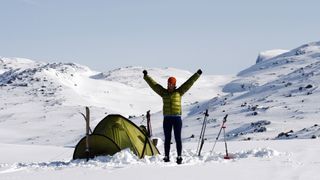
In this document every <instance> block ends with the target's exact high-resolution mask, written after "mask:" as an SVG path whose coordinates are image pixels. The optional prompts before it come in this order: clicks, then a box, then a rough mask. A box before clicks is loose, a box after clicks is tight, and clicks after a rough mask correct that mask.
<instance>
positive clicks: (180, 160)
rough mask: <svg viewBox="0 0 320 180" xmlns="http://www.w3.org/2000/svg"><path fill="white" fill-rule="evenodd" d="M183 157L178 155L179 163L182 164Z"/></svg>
mask: <svg viewBox="0 0 320 180" xmlns="http://www.w3.org/2000/svg"><path fill="white" fill-rule="evenodd" d="M182 160H183V159H182V157H181V156H178V157H177V164H182Z"/></svg>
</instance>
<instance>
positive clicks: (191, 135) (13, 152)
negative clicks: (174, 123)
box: [0, 42, 320, 180]
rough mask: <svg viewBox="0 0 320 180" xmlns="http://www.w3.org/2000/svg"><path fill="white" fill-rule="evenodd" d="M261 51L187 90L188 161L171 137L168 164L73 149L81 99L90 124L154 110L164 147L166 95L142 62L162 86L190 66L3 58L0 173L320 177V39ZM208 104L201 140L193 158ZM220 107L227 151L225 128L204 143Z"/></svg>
mask: <svg viewBox="0 0 320 180" xmlns="http://www.w3.org/2000/svg"><path fill="white" fill-rule="evenodd" d="M258 59H260V60H259V62H257V63H256V64H254V65H252V66H251V67H248V68H247V69H245V70H243V71H241V72H239V73H238V74H237V75H228V76H221V75H208V74H206V73H205V72H204V74H203V75H202V76H201V77H200V79H199V80H198V81H197V82H196V83H195V84H194V86H193V87H192V88H191V89H190V91H188V93H186V94H185V95H184V97H183V99H182V105H183V107H182V109H183V115H182V117H183V130H182V140H183V158H184V161H183V162H184V163H183V164H182V165H177V164H176V163H175V162H174V161H175V158H176V156H177V155H176V151H175V144H174V138H173V140H172V141H173V144H172V146H171V162H169V163H164V162H163V161H162V158H163V156H162V155H159V156H155V157H146V158H144V159H138V158H137V157H136V156H135V155H134V154H132V153H131V152H130V151H129V150H123V151H121V152H119V153H117V154H116V155H114V156H112V157H110V156H106V157H97V158H95V159H93V160H90V161H89V162H86V161H81V160H76V161H72V160H71V157H72V154H73V150H74V146H75V145H76V144H77V142H78V141H79V140H80V139H81V138H82V137H83V136H84V132H85V121H84V120H83V117H82V115H81V114H80V113H81V112H84V107H85V106H89V107H90V110H91V128H92V129H93V128H94V127H95V126H96V125H97V124H98V123H99V121H100V120H102V119H103V118H104V117H105V116H106V115H108V114H112V113H119V114H121V115H123V116H125V117H130V120H132V121H133V122H134V123H136V124H137V125H141V124H144V125H145V124H146V121H145V117H144V116H143V115H144V114H145V113H146V111H147V110H151V113H152V114H151V122H152V128H153V136H154V137H153V138H157V139H159V143H158V149H159V150H160V152H161V153H163V142H162V140H163V129H162V118H163V117H162V111H161V109H162V100H161V98H160V97H159V96H158V95H157V94H156V93H154V92H153V91H152V90H151V89H150V88H149V87H148V85H147V84H146V82H144V80H143V78H142V71H143V70H144V69H146V70H148V73H149V75H150V76H151V77H153V78H154V79H155V80H156V81H157V82H159V83H160V84H161V85H162V86H164V87H166V81H167V78H168V77H169V76H175V77H176V78H177V80H178V81H177V83H178V84H177V85H178V86H179V85H181V84H182V83H183V82H184V81H185V80H187V79H188V78H189V77H190V76H191V75H192V74H193V73H194V72H189V71H185V70H180V69H177V68H174V67H167V68H150V67H122V68H118V69H114V70H110V71H105V72H97V71H94V70H91V69H90V68H88V67H86V66H83V65H80V64H75V63H46V62H38V61H33V60H28V59H23V58H5V57H1V58H0V92H1V93H0V154H2V156H1V157H0V179H1V180H2V179H22V178H23V179H32V180H35V179H43V178H46V179H57V178H60V179H74V178H79V179H88V178H89V177H90V178H95V177H97V178H101V177H106V178H109V179H110V178H111V179H112V178H120V179H125V178H128V177H139V179H150V177H152V179H172V178H183V179H199V178H202V179H209V178H221V179H222V178H223V179H256V178H258V179H308V180H309V179H318V178H316V177H317V171H316V170H317V169H318V167H319V164H320V158H319V157H318V156H317V154H318V152H319V150H320V146H319V137H320V127H319V121H318V118H319V113H320V108H319V106H318V104H319V101H320V91H319V89H318V87H319V84H320V77H319V76H320V61H319V60H320V42H313V43H309V44H305V45H302V46H300V47H298V48H295V49H293V50H290V51H285V50H274V51H266V52H262V53H260V55H259V57H258ZM199 68H201V67H199ZM196 70H197V68H196V69H195V71H196ZM206 109H208V110H209V117H208V124H207V130H206V134H205V138H206V141H205V144H204V149H203V151H202V153H201V154H202V156H201V157H198V156H197V155H196V152H195V151H196V147H197V144H198V140H199V134H200V130H201V126H202V122H203V118H204V112H205V110H206ZM226 114H228V115H229V116H228V118H227V122H226V139H227V140H228V150H229V152H230V155H231V156H232V157H234V159H231V160H225V159H223V157H224V155H225V149H224V147H225V146H224V142H223V138H222V137H220V138H219V140H218V143H217V146H216V148H215V151H214V153H212V154H211V152H210V151H211V148H212V146H213V143H214V141H215V139H216V138H217V135H218V132H219V129H220V127H221V123H222V119H223V117H224V116H225V115H226ZM230 172H232V173H230Z"/></svg>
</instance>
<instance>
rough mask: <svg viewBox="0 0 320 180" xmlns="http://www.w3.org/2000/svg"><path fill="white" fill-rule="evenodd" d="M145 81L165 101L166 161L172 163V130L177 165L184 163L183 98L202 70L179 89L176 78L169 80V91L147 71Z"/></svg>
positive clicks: (144, 72) (144, 71)
mask: <svg viewBox="0 0 320 180" xmlns="http://www.w3.org/2000/svg"><path fill="white" fill-rule="evenodd" d="M143 74H144V77H143V78H144V80H145V81H146V82H147V83H148V84H149V86H150V87H151V88H152V89H153V91H155V92H156V93H157V94H158V95H160V96H161V97H162V101H163V116H164V120H163V131H164V138H165V142H164V152H165V157H164V159H163V160H164V161H165V162H169V161H170V154H169V153H170V143H171V133H172V128H173V131H174V137H175V140H176V148H177V154H178V157H177V163H178V164H181V163H182V157H181V153H182V141H181V129H182V120H181V114H182V112H181V110H182V108H181V97H182V96H183V95H184V94H185V93H186V92H187V91H188V90H189V89H190V88H191V86H192V85H193V84H194V82H196V80H197V79H198V78H199V77H200V75H201V74H202V71H201V69H199V70H198V71H197V72H196V73H195V74H193V75H192V76H191V77H190V78H189V79H188V80H187V81H186V82H185V83H183V84H182V85H181V86H180V87H179V88H176V78H175V77H169V78H168V86H167V89H165V88H164V87H162V86H161V85H160V84H158V83H157V82H156V81H154V80H153V79H152V78H151V77H150V76H149V75H148V72H147V71H146V70H143Z"/></svg>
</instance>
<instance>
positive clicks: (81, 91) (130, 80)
mask: <svg viewBox="0 0 320 180" xmlns="http://www.w3.org/2000/svg"><path fill="white" fill-rule="evenodd" d="M143 69H144V68H142V67H126V68H119V69H116V70H112V71H109V72H104V73H102V72H96V71H93V70H90V69H89V68H88V67H85V66H82V65H79V64H74V63H43V62H36V61H32V60H27V59H21V58H1V59H0V70H1V72H2V73H1V75H0V91H1V95H0V99H1V104H0V110H1V113H0V122H1V123H0V129H1V131H0V134H1V138H0V141H1V142H5V143H36V144H51V145H71V146H72V145H75V143H76V142H77V141H78V140H79V137H81V136H82V134H83V123H84V121H83V120H82V118H81V114H80V112H82V111H83V109H84V107H85V106H90V108H91V110H92V120H93V121H92V125H93V126H95V125H96V124H97V123H98V122H99V121H100V120H101V119H102V118H103V117H104V116H106V115H107V114H111V113H119V114H122V115H124V116H126V117H129V116H130V117H139V116H141V115H142V114H145V112H146V111H147V110H151V112H157V111H161V108H162V104H161V98H160V97H158V95H156V94H155V93H154V92H152V90H151V89H150V88H149V87H148V85H147V83H146V82H145V81H144V80H143V74H142V70H143ZM147 69H148V71H149V73H150V75H151V76H153V77H154V79H155V80H157V81H158V82H159V83H161V84H162V85H163V86H165V85H166V79H167V78H168V77H169V76H170V75H171V76H176V77H177V81H178V85H179V83H180V84H181V83H182V82H183V81H185V80H186V79H187V78H189V77H190V76H191V75H192V73H190V72H188V71H183V70H179V69H174V68H165V69H159V68H147ZM230 79H232V77H225V76H209V75H207V76H203V77H202V78H201V80H199V81H198V82H197V83H196V85H195V88H193V89H192V90H190V91H189V93H188V94H186V95H185V98H184V99H183V104H184V105H190V104H193V103H195V102H197V101H202V100H206V99H209V98H210V97H212V96H216V95H217V94H223V93H222V92H221V89H222V85H223V84H224V82H225V81H228V80H230ZM203 89H205V91H206V93H203ZM146 97H148V98H146ZM140 120H141V118H140ZM44 127H46V128H44ZM47 128H48V129H47Z"/></svg>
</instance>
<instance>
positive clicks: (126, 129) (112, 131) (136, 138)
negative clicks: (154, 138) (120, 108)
mask: <svg viewBox="0 0 320 180" xmlns="http://www.w3.org/2000/svg"><path fill="white" fill-rule="evenodd" d="M92 134H93V135H100V136H101V137H106V138H108V140H106V142H101V141H103V140H102V139H103V138H100V137H99V139H101V141H100V140H99V141H95V142H94V144H92V145H91V142H90V139H89V143H90V144H89V146H90V150H91V148H92V147H91V146H96V145H97V144H96V143H99V142H101V144H102V145H97V146H98V147H99V148H100V147H101V148H102V147H103V148H104V149H105V152H103V150H102V151H97V152H98V153H97V154H94V153H91V154H92V155H93V156H98V155H106V154H107V155H113V154H115V152H114V151H116V149H117V148H116V147H115V145H116V146H117V147H119V149H118V150H117V151H116V152H119V151H120V150H122V149H126V148H130V150H131V151H132V152H134V153H135V154H136V155H137V156H138V157H139V158H143V157H144V156H146V155H147V156H153V155H157V154H160V153H159V151H158V149H157V148H156V147H155V146H154V145H153V143H152V142H151V140H150V139H149V138H148V136H147V134H146V133H145V132H144V131H143V130H141V129H140V128H139V127H138V126H136V125H135V124H134V123H133V122H131V121H130V120H128V119H127V118H125V117H123V116H121V115H118V114H111V115H108V116H107V117H105V118H104V119H103V120H102V121H100V122H99V124H98V125H97V126H96V128H95V129H94V131H93V133H92ZM110 140H111V141H110ZM82 141H83V142H84V146H83V145H82V144H83V143H80V142H81V141H80V142H79V143H78V145H79V144H81V147H78V145H77V146H76V149H77V148H78V149H81V150H78V151H79V152H80V151H81V153H79V152H77V155H75V154H76V151H75V153H74V158H73V159H79V158H80V157H81V158H83V154H85V138H83V139H82ZM103 144H109V145H108V146H106V145H103ZM114 144H115V145H114ZM79 146H80V145H79ZM93 148H94V149H95V148H96V147H93ZM109 148H110V149H109ZM99 150H100V149H99ZM109 153H110V154H109ZM78 154H81V155H82V156H79V155H78ZM91 154H90V155H91ZM85 158H86V157H85Z"/></svg>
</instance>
